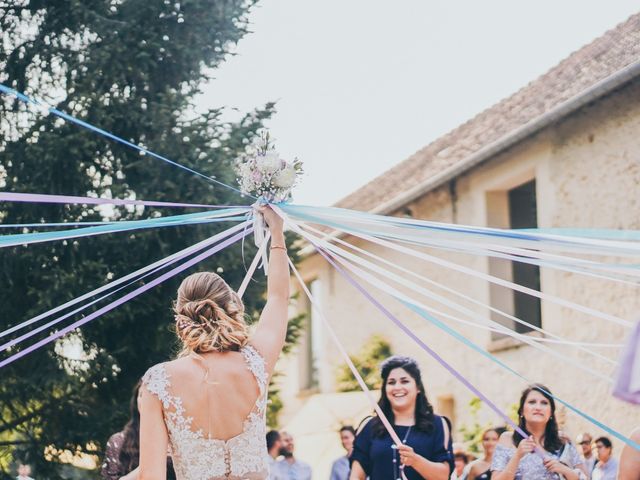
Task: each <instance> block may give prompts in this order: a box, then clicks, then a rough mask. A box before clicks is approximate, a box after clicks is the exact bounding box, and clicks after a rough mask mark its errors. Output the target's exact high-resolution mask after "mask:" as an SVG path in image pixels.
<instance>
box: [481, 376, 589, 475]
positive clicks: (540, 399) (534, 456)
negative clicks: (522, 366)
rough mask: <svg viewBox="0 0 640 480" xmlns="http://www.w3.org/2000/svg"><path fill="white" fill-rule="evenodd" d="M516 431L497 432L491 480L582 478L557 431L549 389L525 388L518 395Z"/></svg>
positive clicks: (570, 449)
mask: <svg viewBox="0 0 640 480" xmlns="http://www.w3.org/2000/svg"><path fill="white" fill-rule="evenodd" d="M518 418H519V427H520V429H521V430H522V431H524V432H525V433H526V434H527V436H526V437H524V438H523V437H522V436H521V435H520V433H518V432H505V433H503V434H502V435H500V440H499V441H498V445H497V446H496V450H495V452H494V454H493V460H492V462H491V471H492V475H491V479H492V480H524V479H526V480H529V479H534V478H535V479H536V480H560V479H561V478H563V479H566V480H582V479H584V478H586V475H585V473H584V471H583V470H582V468H583V465H582V459H581V458H580V455H579V454H578V451H577V450H576V448H575V447H574V446H573V444H571V443H570V442H565V441H563V440H562V439H561V438H560V435H559V434H558V423H557V421H556V404H555V401H554V399H553V397H552V396H551V394H550V392H549V389H548V388H547V387H545V386H543V385H540V384H534V385H530V386H529V387H527V388H526V389H525V390H524V391H523V392H522V395H521V397H520V406H519V408H518Z"/></svg>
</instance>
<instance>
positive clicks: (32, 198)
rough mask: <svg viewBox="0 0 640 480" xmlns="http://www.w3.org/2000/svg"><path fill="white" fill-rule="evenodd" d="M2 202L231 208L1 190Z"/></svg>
mask: <svg viewBox="0 0 640 480" xmlns="http://www.w3.org/2000/svg"><path fill="white" fill-rule="evenodd" d="M0 202H29V203H86V204H88V205H144V206H147V207H198V208H200V207H203V208H229V205H206V204H200V203H176V202H156V201H146V200H121V199H117V198H92V197H74V196H70V195H45V194H41V193H13V192H0Z"/></svg>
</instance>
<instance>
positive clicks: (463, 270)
mask: <svg viewBox="0 0 640 480" xmlns="http://www.w3.org/2000/svg"><path fill="white" fill-rule="evenodd" d="M325 224H328V225H329V226H331V227H333V228H339V229H340V230H342V231H343V232H345V233H348V234H350V235H353V236H356V237H358V238H362V239H363V240H367V241H370V242H373V241H374V240H373V238H376V237H377V235H376V234H375V233H374V235H376V237H372V236H371V235H369V234H367V233H362V231H361V230H359V229H354V228H349V227H345V226H344V225H341V224H336V223H335V222H325ZM375 241H377V242H378V243H380V244H381V245H384V246H385V247H387V248H390V249H393V250H396V251H398V252H401V253H403V254H406V255H410V256H413V257H416V258H420V259H422V260H426V261H428V262H430V263H434V264H436V265H440V266H443V267H446V268H449V269H452V270H455V271H458V272H461V273H465V274H468V275H471V276H473V277H476V278H480V279H482V280H485V281H488V282H490V283H493V284H496V285H500V286H503V287H507V288H510V289H512V290H515V291H518V292H521V293H525V294H527V295H531V296H533V297H536V298H539V299H541V300H546V301H549V302H551V303H555V304H557V305H560V306H563V307H567V308H571V309H573V310H576V311H579V312H582V313H586V314H588V315H591V316H594V317H597V318H601V319H604V320H607V321H610V322H613V323H616V324H618V325H622V326H624V327H631V326H632V325H633V324H632V323H631V322H629V321H628V320H625V319H623V318H620V317H617V316H615V315H610V314H608V313H605V312H601V311H599V310H596V309H593V308H590V307H586V306H583V305H580V304H577V303H575V302H571V301H569V300H565V299H563V298H560V297H557V296H555V295H551V294H548V293H544V292H540V291H538V290H534V289H532V288H528V287H524V286H522V285H519V284H517V283H513V282H510V281H508V280H504V279H502V278H499V277H496V276H493V275H489V274H486V273H482V272H477V271H475V270H473V269H471V268H468V267H465V266H462V265H459V264H457V263H454V262H450V261H448V260H445V259H443V258H440V257H436V256H433V255H428V254H426V253H424V252H418V251H415V250H412V249H410V248H407V247H403V246H401V245H396V244H394V243H392V242H388V241H386V240H382V239H380V238H376V240H375Z"/></svg>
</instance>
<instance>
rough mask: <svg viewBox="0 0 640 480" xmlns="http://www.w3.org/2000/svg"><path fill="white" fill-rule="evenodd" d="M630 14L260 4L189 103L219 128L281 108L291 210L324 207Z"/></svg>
mask: <svg viewBox="0 0 640 480" xmlns="http://www.w3.org/2000/svg"><path fill="white" fill-rule="evenodd" d="M637 11H640V5H639V4H638V3H637V1H632V0H614V1H611V2H604V1H595V0H561V1H558V0H553V1H552V0H535V1H533V0H530V1H528V2H525V1H513V0H446V1H445V0H438V1H435V0H431V1H429V0H423V1H419V0H397V1H394V2H391V1H389V0H387V1H382V0H314V1H312V0H263V1H260V2H259V4H258V6H257V7H255V9H254V10H253V12H252V14H251V17H250V19H251V30H252V33H250V34H248V35H247V36H246V37H245V38H244V39H242V40H241V41H240V43H239V44H238V46H237V48H236V49H235V51H236V53H237V55H235V56H234V57H232V58H230V59H229V60H228V61H227V62H226V63H225V64H224V65H223V66H222V67H221V68H220V69H218V70H217V71H216V72H215V76H216V78H215V80H213V81H212V82H211V83H210V84H209V85H207V86H206V87H205V88H204V94H203V97H202V98H201V99H200V100H199V101H200V103H201V104H202V105H203V106H207V107H218V106H227V107H229V111H228V113H227V118H228V119H236V118H238V115H239V114H240V113H241V112H247V111H249V110H251V109H253V108H255V107H258V106H261V105H264V104H265V103H266V102H268V101H277V113H276V114H275V116H274V117H273V119H272V120H271V121H269V123H268V124H267V126H268V128H269V129H270V131H271V134H272V136H274V137H275V138H276V141H277V148H278V150H279V151H280V152H281V153H282V154H283V156H285V157H287V158H290V157H293V156H297V157H299V158H300V159H302V160H303V161H304V164H305V170H306V175H305V177H304V179H303V182H302V184H301V185H300V186H298V187H297V189H296V191H295V192H294V200H295V202H296V203H302V204H313V205H330V204H332V203H334V202H335V201H337V200H339V199H340V198H342V197H344V196H346V195H348V194H349V193H350V192H352V191H353V190H355V189H356V188H358V187H359V186H361V185H363V184H365V183H367V182H368V181H369V180H371V179H372V178H374V177H375V176H377V175H379V174H381V173H383V172H384V171H385V170H387V169H388V168H390V167H392V166H393V165H394V164H396V163H398V162H400V161H402V160H404V159H405V158H407V157H408V156H409V155H411V154H412V153H414V152H415V151H416V150H418V149H420V148H421V147H423V146H425V145H427V144H429V143H430V142H431V141H433V140H434V139H436V138H438V137H439V136H441V135H443V134H444V133H446V132H447V131H449V130H451V129H453V128H455V127H456V126H458V125H460V124H461V123H463V122H465V121H467V120H468V119H470V118H472V117H473V116H474V115H476V114H477V113H479V112H481V111H482V110H484V109H486V108H487V107H490V106H491V105H493V104H494V103H496V102H497V101H499V100H500V99H502V98H504V97H507V96H509V95H511V94H512V93H514V92H515V91H517V90H518V89H519V88H521V87H523V86H524V85H526V84H527V83H528V82H530V81H531V80H533V79H535V78H536V77H538V76H539V75H541V74H543V73H544V72H546V71H547V70H548V69H549V68H551V67H553V66H554V65H556V64H557V63H558V62H559V61H561V60H562V59H564V58H565V57H567V56H568V55H569V54H570V53H571V52H573V51H575V50H577V49H579V48H580V47H582V46H584V45H586V44H587V43H589V42H591V41H592V40H593V39H595V38H596V37H598V36H600V35H602V34H603V33H604V32H605V31H607V30H609V29H611V28H613V27H615V26H616V25H617V24H618V23H620V22H622V21H624V20H625V19H626V18H628V17H629V16H630V15H632V14H633V13H635V12H637ZM234 109H236V110H234Z"/></svg>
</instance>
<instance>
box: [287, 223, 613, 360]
mask: <svg viewBox="0 0 640 480" xmlns="http://www.w3.org/2000/svg"><path fill="white" fill-rule="evenodd" d="M298 225H299V226H300V227H301V228H303V229H304V230H306V231H311V232H314V233H316V234H320V235H322V234H323V232H321V231H320V230H318V229H316V228H313V227H311V226H309V225H307V224H305V223H302V222H300V223H298ZM315 238H316V241H318V242H320V243H321V244H322V245H323V247H324V248H327V249H329V250H331V251H332V252H334V253H336V254H338V255H340V256H341V257H343V258H351V259H353V261H355V262H356V263H358V264H360V265H362V266H365V267H366V268H369V269H370V270H375V271H378V272H381V273H382V274H383V275H385V276H387V278H391V275H392V274H391V271H390V270H383V269H380V268H379V267H377V266H376V265H375V264H372V263H371V262H366V261H365V260H364V259H361V258H359V257H357V256H354V255H350V254H348V253H347V252H346V251H345V250H344V249H341V248H339V247H337V246H334V245H332V244H331V243H329V242H328V241H324V240H321V239H320V238H318V236H316V237H315ZM331 240H332V241H333V242H336V243H339V244H340V245H343V246H345V247H347V248H349V249H351V250H353V251H355V252H358V253H360V254H362V255H365V256H367V257H369V258H371V259H373V260H375V261H376V262H379V263H381V264H383V265H387V266H389V267H392V268H394V269H397V270H399V271H400V272H402V273H404V274H407V275H409V276H412V277H414V278H416V279H418V280H420V282H424V283H428V284H430V285H432V286H434V287H437V288H439V289H442V290H444V291H446V292H448V293H451V294H452V295H455V296H457V297H459V298H462V299H463V300H466V301H468V302H470V303H473V304H475V305H478V306H480V307H482V308H483V309H488V310H490V311H492V312H494V313H497V314H499V315H501V316H503V317H504V318H507V319H509V320H512V321H514V322H516V323H520V324H523V325H526V326H529V327H531V328H533V329H534V330H535V331H537V332H540V333H541V334H543V335H544V337H540V338H536V337H530V336H528V335H520V334H518V333H516V332H514V331H513V330H511V329H509V328H507V327H505V326H504V325H501V324H499V323H497V322H495V321H493V320H491V319H489V318H485V319H483V320H484V321H485V323H489V324H491V325H495V327H491V326H487V325H479V324H477V323H475V322H467V321H465V320H461V319H459V318H456V317H453V316H451V315H447V314H444V313H439V314H440V315H443V316H446V317H447V318H450V319H452V320H454V321H456V322H459V323H464V324H466V325H470V326H473V327H476V328H483V329H485V330H490V331H493V332H498V333H503V334H507V335H510V336H513V337H515V338H518V339H520V337H522V339H523V341H526V340H529V341H535V342H543V343H556V344H561V345H569V346H582V347H606V348H612V347H613V348H618V347H621V346H623V344H619V343H602V342H575V341H570V340H566V339H564V338H562V337H560V336H558V335H555V334H554V333H552V332H548V331H546V330H544V329H542V328H540V327H536V326H535V325H530V324H529V323H527V322H525V321H523V320H521V319H519V318H517V317H515V316H513V315H510V314H508V313H506V312H503V311H502V310H499V309H497V308H495V307H493V306H491V305H487V304H485V303H483V302H481V301H480V300H476V299H475V298H473V297H470V296H468V295H465V294H463V293H461V292H459V291H457V290H455V289H453V288H450V287H447V286H446V285H443V284H441V283H438V282H436V281H434V280H431V279H430V278H429V277H426V276H424V275H420V274H418V273H416V272H413V271H411V270H409V269H408V268H404V267H402V266H401V265H399V264H397V263H394V262H391V261H389V260H387V259H385V258H383V257H381V256H379V255H375V254H373V253H371V252H369V251H367V250H364V249H362V248H359V247H357V246H355V245H353V244H350V243H348V242H345V241H344V240H342V239H340V238H337V237H336V238H332V239H331ZM375 241H376V239H374V242H375ZM393 278H402V277H398V276H393ZM406 281H407V280H406V279H404V278H402V280H401V281H400V282H401V283H404V284H406V283H405V282H406ZM409 288H411V289H413V290H414V291H416V292H418V293H421V294H423V295H425V296H426V297H428V298H433V299H435V300H436V301H439V299H444V300H445V302H446V303H445V304H447V305H449V306H452V308H454V309H460V308H463V307H461V306H459V305H458V304H456V303H453V302H451V301H449V300H448V299H446V298H445V297H442V296H436V295H435V294H433V293H432V292H431V291H429V290H425V289H424V288H422V287H418V286H417V284H416V283H410V286H409ZM441 303H443V302H441ZM464 312H465V313H467V315H468V316H470V317H472V318H475V317H477V315H476V313H475V312H473V311H471V310H468V309H464ZM547 337H551V338H547ZM584 351H585V352H586V353H591V351H590V350H584ZM604 359H605V360H606V361H611V360H610V359H608V358H607V357H604Z"/></svg>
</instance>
